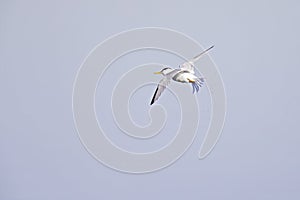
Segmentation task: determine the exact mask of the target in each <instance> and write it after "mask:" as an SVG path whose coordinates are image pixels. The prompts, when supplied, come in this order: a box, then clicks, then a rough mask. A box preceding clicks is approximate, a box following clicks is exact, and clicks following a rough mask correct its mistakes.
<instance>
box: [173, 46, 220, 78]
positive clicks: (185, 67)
mask: <svg viewBox="0 0 300 200" xmlns="http://www.w3.org/2000/svg"><path fill="white" fill-rule="evenodd" d="M213 47H214V46H211V47H209V48H208V49H206V50H204V51H202V52H201V53H199V54H198V55H197V56H195V57H194V58H192V59H191V60H189V61H187V62H185V63H183V64H181V65H180V66H179V67H180V68H181V69H183V70H187V71H189V72H190V73H193V74H194V73H195V71H194V63H195V62H196V61H197V60H199V58H201V56H202V55H203V54H205V53H206V52H208V51H209V50H211V49H212V48H213Z"/></svg>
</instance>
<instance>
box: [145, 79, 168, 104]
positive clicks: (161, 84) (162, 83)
mask: <svg viewBox="0 0 300 200" xmlns="http://www.w3.org/2000/svg"><path fill="white" fill-rule="evenodd" d="M169 83H170V78H168V77H165V78H163V79H161V80H160V81H159V83H158V85H157V88H156V90H155V92H154V95H153V97H152V100H151V103H150V105H152V104H153V103H154V102H155V101H156V100H157V99H158V98H159V97H160V95H161V93H162V92H163V91H164V90H165V89H166V87H167V85H168V84H169Z"/></svg>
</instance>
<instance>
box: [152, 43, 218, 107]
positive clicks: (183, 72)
mask: <svg viewBox="0 0 300 200" xmlns="http://www.w3.org/2000/svg"><path fill="white" fill-rule="evenodd" d="M211 48H213V46H211V47H210V48H208V49H206V50H205V51H203V52H202V53H200V54H199V55H197V56H195V57H194V58H193V59H192V60H190V61H188V62H185V63H183V64H182V65H180V66H179V68H178V69H172V68H170V67H165V68H163V69H162V70H161V71H159V72H156V73H155V74H162V75H163V76H164V78H163V79H161V80H160V82H159V84H158V86H157V88H156V90H155V93H154V95H153V98H152V100H151V103H150V105H152V104H153V103H154V102H155V101H156V100H157V99H158V98H159V97H160V95H161V93H162V92H163V91H164V89H165V88H166V86H167V85H168V84H169V83H170V81H171V79H172V80H173V81H177V82H181V83H191V84H192V87H193V93H194V92H195V91H196V92H198V91H199V88H200V87H202V85H203V83H204V79H203V78H200V77H197V76H196V75H195V71H194V63H195V62H196V61H197V60H198V59H199V58H200V57H201V55H203V54H204V53H206V52H207V51H209V50H210V49H211Z"/></svg>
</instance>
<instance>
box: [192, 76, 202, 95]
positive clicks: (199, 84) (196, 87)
mask: <svg viewBox="0 0 300 200" xmlns="http://www.w3.org/2000/svg"><path fill="white" fill-rule="evenodd" d="M203 84H204V78H197V79H196V81H195V82H194V83H192V87H193V93H195V92H198V91H199V89H200V87H202V85H203Z"/></svg>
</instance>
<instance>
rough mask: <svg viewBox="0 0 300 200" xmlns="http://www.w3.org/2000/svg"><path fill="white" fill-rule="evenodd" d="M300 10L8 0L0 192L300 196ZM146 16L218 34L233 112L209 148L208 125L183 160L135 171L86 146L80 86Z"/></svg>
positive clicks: (1, 12) (1, 46)
mask: <svg viewBox="0 0 300 200" xmlns="http://www.w3.org/2000/svg"><path fill="white" fill-rule="evenodd" d="M299 11H300V3H299V1H296V0H294V1H293V0H289V1H181V2H179V1H157V0H153V1H56V0H54V1H32V0H29V1H8V0H7V1H6V0H2V1H1V2H0V91H1V99H0V160H1V163H0V199H1V200H2V199H3V200H8V199H12V200H27V199H28V200H29V199H30V200H38V199H45V200H47V199H57V200H60V199H145V200H148V199H149V200H150V199H151V200H152V199H184V198H186V199H251V200H252V199H264V200H265V199H272V200H274V199H291V200H292V199H295V200H296V199H299V198H300V192H299V188H300V173H299V168H300V160H299V153H300V145H299V142H300V136H299V133H300V129H299V119H300V114H299V113H300V106H299V102H300V93H299V88H298V85H299V83H298V82H299V72H300V70H299V67H300V57H299V55H298V54H299V49H300V39H299V35H300V27H299V19H300V12H299ZM144 26H158V27H166V28H171V29H175V30H178V31H180V32H183V33H185V34H187V35H189V36H191V37H193V38H194V39H196V40H197V41H199V42H200V44H202V45H203V46H205V47H207V46H209V45H211V44H215V48H214V50H213V51H211V53H210V55H211V56H212V58H213V60H214V61H215V62H216V64H217V66H218V67H219V70H220V73H221V75H222V77H223V80H224V84H225V87H226V93H227V100H228V108H227V109H228V112H227V118H226V124H225V127H224V130H223V134H222V136H221V138H220V140H219V142H218V144H217V146H216V147H215V149H214V151H213V152H212V153H211V154H210V155H209V156H208V157H207V158H206V159H204V160H198V159H197V154H198V150H199V147H200V145H201V142H202V138H203V133H199V135H200V136H199V137H197V138H196V141H195V142H194V144H193V145H192V147H191V148H190V149H189V150H188V151H187V152H186V154H184V156H183V157H182V158H181V159H180V160H179V161H178V162H176V163H175V164H174V165H172V166H170V167H168V168H166V169H164V170H161V171H158V172H156V173H150V174H145V175H131V174H125V173H120V172H116V171H114V170H111V169H110V168H107V167H105V166H103V165H102V164H100V163H99V162H98V161H97V160H95V159H94V158H93V157H91V156H90V154H88V152H87V151H86V150H85V149H84V147H83V146H82V144H81V142H80V140H79V138H78V135H77V133H76V129H75V126H74V122H73V116H72V105H71V103H72V87H73V82H74V79H75V75H76V72H77V70H78V68H79V66H80V64H81V63H82V62H83V59H84V58H85V57H86V56H87V54H88V53H89V52H90V51H91V50H92V48H94V47H95V46H96V45H97V44H98V43H100V42H101V41H103V40H105V39H106V38H107V37H109V36H111V35H113V34H116V33H118V32H120V31H124V30H127V29H132V28H138V27H144ZM139 55H140V56H142V55H143V54H139ZM146 55H147V56H149V54H146ZM151 55H152V56H153V55H157V53H156V54H151ZM148 58H149V57H148ZM153 58H154V56H153ZM127 59H128V58H127ZM164 59H165V60H164V62H169V63H175V62H177V61H178V60H171V59H169V60H168V57H167V56H164ZM177 59H178V58H177ZM146 60H147V59H146ZM149 60H151V59H148V61H149ZM158 60H159V59H158ZM151 76H152V74H151ZM149 91H151V94H149V95H150V97H151V95H152V91H153V88H149ZM204 91H205V90H204ZM145 94H146V93H145ZM147 94H148V93H147ZM166 95H168V94H166ZM204 96H205V93H204ZM142 97H143V95H140V96H138V94H137V97H136V98H142ZM150 97H147V98H150ZM163 102H167V100H166V99H162V103H163ZM133 109H134V108H133ZM174 112H175V113H176V110H175V111H174ZM201 134H202V135H201ZM119 142H120V143H122V141H119ZM125 145H126V143H125ZM158 145H161V144H158ZM129 148H130V147H129ZM139 148H142V147H139ZM147 148H152V147H149V146H147ZM146 150H148V149H146Z"/></svg>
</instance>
